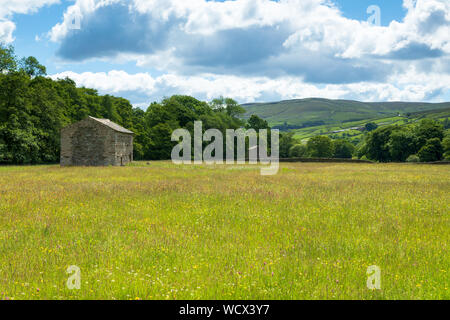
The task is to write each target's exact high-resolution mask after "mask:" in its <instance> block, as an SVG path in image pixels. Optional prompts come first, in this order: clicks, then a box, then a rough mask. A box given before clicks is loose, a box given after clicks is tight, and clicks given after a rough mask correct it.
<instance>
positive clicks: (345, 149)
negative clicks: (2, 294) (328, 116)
mask: <svg viewBox="0 0 450 320" xmlns="http://www.w3.org/2000/svg"><path fill="white" fill-rule="evenodd" d="M354 152H355V146H354V145H353V144H351V143H350V142H348V141H347V140H343V139H341V140H335V141H333V158H336V159H351V158H352V157H353V153H354Z"/></svg>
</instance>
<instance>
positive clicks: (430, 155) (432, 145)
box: [417, 138, 444, 162]
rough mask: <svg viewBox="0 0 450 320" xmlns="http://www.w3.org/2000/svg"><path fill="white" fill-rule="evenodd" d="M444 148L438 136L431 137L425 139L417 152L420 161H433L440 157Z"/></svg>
mask: <svg viewBox="0 0 450 320" xmlns="http://www.w3.org/2000/svg"><path fill="white" fill-rule="evenodd" d="M443 153H444V149H443V147H442V144H441V140H440V139H439V138H433V139H430V140H428V141H427V143H426V144H425V146H423V147H422V148H421V149H420V151H419V153H418V154H417V155H418V156H419V158H420V161H422V162H433V161H439V160H441V159H442V155H443Z"/></svg>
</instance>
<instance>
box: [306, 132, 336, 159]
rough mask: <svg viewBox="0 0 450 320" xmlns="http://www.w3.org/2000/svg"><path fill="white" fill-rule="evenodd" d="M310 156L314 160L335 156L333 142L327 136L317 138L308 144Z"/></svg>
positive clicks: (310, 140)
mask: <svg viewBox="0 0 450 320" xmlns="http://www.w3.org/2000/svg"><path fill="white" fill-rule="evenodd" d="M307 148H308V154H309V155H310V156H311V157H313V158H331V157H332V156H333V142H332V140H331V139H330V138H328V137H326V136H316V137H313V138H311V139H309V141H308V143H307Z"/></svg>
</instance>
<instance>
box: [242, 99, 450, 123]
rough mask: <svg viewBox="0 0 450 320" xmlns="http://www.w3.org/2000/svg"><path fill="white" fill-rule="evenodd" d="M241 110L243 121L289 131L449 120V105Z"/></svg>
mask: <svg viewBox="0 0 450 320" xmlns="http://www.w3.org/2000/svg"><path fill="white" fill-rule="evenodd" d="M242 107H243V108H244V109H245V110H246V111H247V113H246V114H245V116H244V118H249V117H250V116H251V115H253V114H256V115H258V116H259V117H261V118H263V119H265V120H267V121H268V122H269V124H270V125H271V126H280V125H284V124H287V125H288V126H291V127H292V128H291V129H300V128H306V127H314V126H320V125H331V124H342V123H347V122H356V121H362V120H375V119H382V118H391V117H396V116H399V115H402V116H404V115H407V114H412V113H419V112H428V111H432V112H435V110H443V113H446V114H448V115H449V116H450V112H449V110H450V102H446V103H423V102H360V101H352V100H328V99H320V98H309V99H301V100H286V101H280V102H272V103H250V104H244V105H242Z"/></svg>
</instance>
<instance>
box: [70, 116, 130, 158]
mask: <svg viewBox="0 0 450 320" xmlns="http://www.w3.org/2000/svg"><path fill="white" fill-rule="evenodd" d="M133 138H134V133H133V132H132V131H130V130H127V129H125V128H123V127H121V126H119V125H118V124H116V123H114V122H112V121H110V120H107V119H97V118H93V117H89V118H87V119H85V120H82V121H80V122H77V123H74V124H72V125H70V126H68V127H66V128H64V129H62V130H61V165H62V166H110V165H111V166H124V165H126V164H128V163H130V162H132V161H133Z"/></svg>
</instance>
